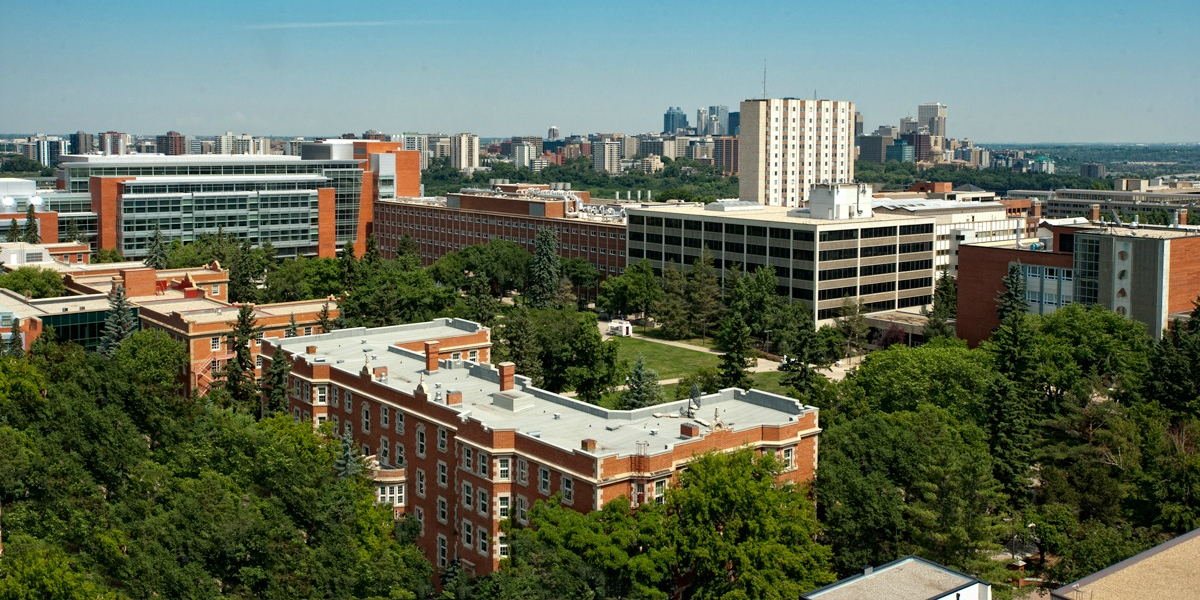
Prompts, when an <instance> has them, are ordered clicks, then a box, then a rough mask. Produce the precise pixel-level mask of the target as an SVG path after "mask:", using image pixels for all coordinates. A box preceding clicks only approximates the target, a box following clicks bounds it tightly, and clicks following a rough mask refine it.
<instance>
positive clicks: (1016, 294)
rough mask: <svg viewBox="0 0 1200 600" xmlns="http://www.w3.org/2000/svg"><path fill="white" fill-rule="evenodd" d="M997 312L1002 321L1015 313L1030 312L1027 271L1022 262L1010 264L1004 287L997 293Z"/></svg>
mask: <svg viewBox="0 0 1200 600" xmlns="http://www.w3.org/2000/svg"><path fill="white" fill-rule="evenodd" d="M996 312H997V313H998V314H999V315H1000V320H1001V321H1005V320H1007V319H1008V317H1009V316H1011V315H1014V314H1025V313H1027V312H1029V302H1028V301H1027V300H1025V273H1024V271H1023V270H1022V268H1021V263H1012V264H1010V265H1008V275H1005V276H1004V289H1003V290H1001V292H1000V293H999V294H997V295H996Z"/></svg>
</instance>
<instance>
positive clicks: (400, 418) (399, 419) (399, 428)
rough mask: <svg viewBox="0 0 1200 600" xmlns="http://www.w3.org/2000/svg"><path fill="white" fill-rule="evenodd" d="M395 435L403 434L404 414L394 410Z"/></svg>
mask: <svg viewBox="0 0 1200 600" xmlns="http://www.w3.org/2000/svg"><path fill="white" fill-rule="evenodd" d="M396 433H404V413H402V412H400V410H399V409H397V410H396Z"/></svg>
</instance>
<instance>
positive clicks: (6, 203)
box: [0, 196, 17, 206]
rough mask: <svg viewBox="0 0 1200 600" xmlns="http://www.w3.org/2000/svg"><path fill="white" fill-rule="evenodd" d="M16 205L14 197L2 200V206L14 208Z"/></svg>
mask: <svg viewBox="0 0 1200 600" xmlns="http://www.w3.org/2000/svg"><path fill="white" fill-rule="evenodd" d="M16 203H17V201H16V200H13V199H12V196H5V197H4V198H3V199H0V204H3V205H4V206H14V205H15V204H16Z"/></svg>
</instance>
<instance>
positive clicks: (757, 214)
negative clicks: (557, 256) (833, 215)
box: [625, 202, 933, 227]
mask: <svg viewBox="0 0 1200 600" xmlns="http://www.w3.org/2000/svg"><path fill="white" fill-rule="evenodd" d="M748 204H754V203H748ZM742 207H743V205H742V204H741V203H740V202H739V204H737V205H736V206H733V207H732V208H734V210H730V211H724V210H720V211H718V210H711V209H706V208H705V207H704V206H680V205H672V204H663V205H661V206H653V205H644V206H642V207H640V208H626V209H625V211H626V213H629V214H635V213H639V212H640V213H641V214H644V215H651V214H653V215H655V216H659V215H670V216H679V217H698V218H708V219H713V218H716V219H720V220H722V221H747V222H761V223H764V224H770V223H780V224H788V225H827V226H830V227H836V226H837V225H841V224H846V223H853V224H855V225H863V224H867V223H884V222H889V221H891V222H898V221H900V222H906V223H916V222H926V223H927V222H931V220H932V219H933V217H924V216H919V215H877V216H873V217H863V218H856V219H814V218H811V217H797V216H792V215H789V214H788V213H789V212H791V211H794V210H797V209H796V208H792V207H787V206H761V205H759V208H754V207H753V206H745V208H744V209H742V210H739V209H740V208H742ZM641 211H645V212H641Z"/></svg>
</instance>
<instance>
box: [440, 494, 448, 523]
mask: <svg viewBox="0 0 1200 600" xmlns="http://www.w3.org/2000/svg"><path fill="white" fill-rule="evenodd" d="M437 511H438V516H437V520H438V523H441V524H443V525H445V524H446V520H447V518H448V515H449V514H450V506H449V504H447V503H446V499H445V498H443V497H441V496H438V499H437Z"/></svg>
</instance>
